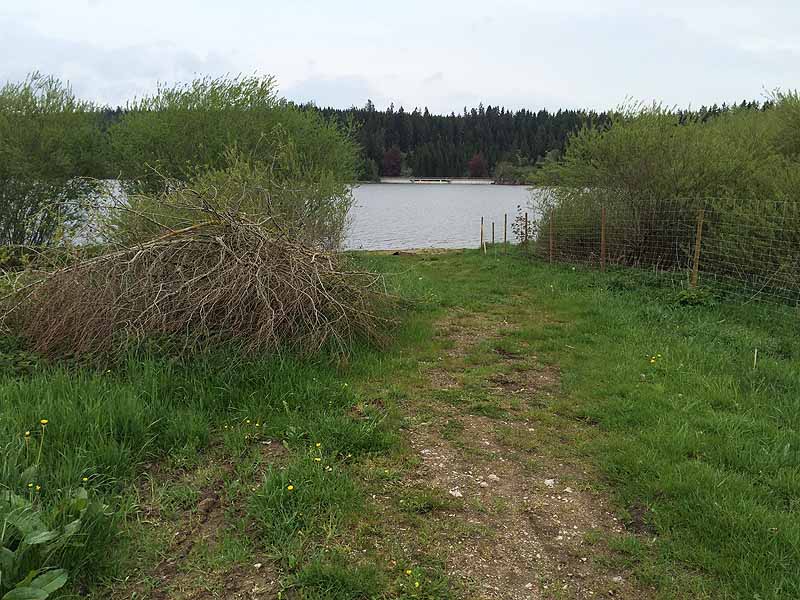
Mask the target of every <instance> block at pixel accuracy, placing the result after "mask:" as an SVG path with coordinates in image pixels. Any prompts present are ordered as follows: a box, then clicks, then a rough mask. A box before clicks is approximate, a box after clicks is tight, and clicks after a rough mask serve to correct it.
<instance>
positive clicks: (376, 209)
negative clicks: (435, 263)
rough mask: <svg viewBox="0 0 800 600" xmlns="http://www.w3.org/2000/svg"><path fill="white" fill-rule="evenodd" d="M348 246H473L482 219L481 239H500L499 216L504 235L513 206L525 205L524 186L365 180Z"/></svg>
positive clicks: (526, 192) (357, 198) (477, 240)
mask: <svg viewBox="0 0 800 600" xmlns="http://www.w3.org/2000/svg"><path fill="white" fill-rule="evenodd" d="M353 194H354V196H355V205H354V206H353V208H352V210H351V211H350V218H351V226H350V229H349V232H348V235H347V238H346V241H345V247H346V248H348V249H364V250H397V249H403V248H406V249H408V248H477V247H478V246H479V245H480V223H481V217H484V223H485V225H484V227H485V231H486V240H487V242H488V241H491V236H492V221H494V223H495V236H496V240H497V241H498V242H502V241H503V214H508V239H509V241H512V240H513V239H514V237H513V234H512V233H511V223H512V222H513V220H514V217H515V216H516V215H517V207H518V206H522V207H523V208H524V207H526V206H527V205H528V201H529V199H530V197H531V191H530V189H529V188H526V187H522V186H507V185H459V184H421V183H420V184H368V185H360V186H358V187H357V188H356V189H355V190H354V192H353Z"/></svg>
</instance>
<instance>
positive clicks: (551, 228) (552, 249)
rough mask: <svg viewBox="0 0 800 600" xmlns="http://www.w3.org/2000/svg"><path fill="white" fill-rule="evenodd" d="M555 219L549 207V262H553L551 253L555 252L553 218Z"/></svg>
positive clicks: (553, 212)
mask: <svg viewBox="0 0 800 600" xmlns="http://www.w3.org/2000/svg"><path fill="white" fill-rule="evenodd" d="M554 219H555V211H554V210H553V209H550V219H549V222H550V223H549V225H550V227H549V230H550V262H553V254H554V253H555V247H556V245H555V235H554V232H553V220H554Z"/></svg>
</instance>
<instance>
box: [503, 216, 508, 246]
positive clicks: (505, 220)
mask: <svg viewBox="0 0 800 600" xmlns="http://www.w3.org/2000/svg"><path fill="white" fill-rule="evenodd" d="M507 243H508V213H503V245H505V244H507Z"/></svg>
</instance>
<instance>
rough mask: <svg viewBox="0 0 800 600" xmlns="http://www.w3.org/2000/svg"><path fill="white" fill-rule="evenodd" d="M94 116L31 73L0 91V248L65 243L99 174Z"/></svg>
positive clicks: (52, 82)
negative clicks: (90, 179) (23, 79)
mask: <svg viewBox="0 0 800 600" xmlns="http://www.w3.org/2000/svg"><path fill="white" fill-rule="evenodd" d="M98 120H99V113H98V112H97V111H96V110H95V109H94V107H93V106H92V105H91V104H89V103H87V102H83V101H81V100H78V99H77V98H76V97H75V96H74V94H73V93H72V90H71V88H70V87H69V86H68V85H66V84H64V83H62V82H61V81H59V80H58V79H55V78H53V77H45V76H42V75H39V74H38V73H34V74H33V75H30V76H29V77H28V78H27V79H26V80H25V81H23V82H21V83H7V84H6V85H4V86H3V87H2V88H0V245H11V244H18V245H25V244H30V245H42V244H50V243H52V242H53V241H55V240H57V239H59V238H61V237H65V236H68V235H69V233H70V229H71V228H72V227H73V226H74V225H76V219H79V217H80V215H81V212H82V205H83V204H84V203H85V202H86V201H87V199H88V198H89V197H90V196H91V194H92V193H93V191H94V190H95V185H94V184H93V183H92V182H91V181H89V180H88V179H85V178H84V177H85V176H90V175H91V176H97V175H99V174H101V173H102V170H103V166H102V155H103V145H104V139H103V136H102V133H101V131H100V128H99V121H98Z"/></svg>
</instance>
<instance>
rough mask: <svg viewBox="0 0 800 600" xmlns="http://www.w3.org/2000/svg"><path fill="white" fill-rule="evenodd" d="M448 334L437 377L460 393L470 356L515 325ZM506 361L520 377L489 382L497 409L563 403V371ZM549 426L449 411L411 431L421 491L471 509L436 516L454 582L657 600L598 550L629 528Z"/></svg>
mask: <svg viewBox="0 0 800 600" xmlns="http://www.w3.org/2000/svg"><path fill="white" fill-rule="evenodd" d="M441 329H442V331H443V334H444V335H446V336H447V337H448V339H449V340H450V343H451V345H452V346H451V348H450V350H449V352H448V360H447V361H446V364H439V365H436V366H435V367H434V368H432V369H431V371H430V374H431V375H430V378H431V384H432V386H433V387H435V388H442V387H445V386H446V387H448V388H452V387H454V386H458V385H460V383H459V381H460V376H461V375H463V372H464V369H465V368H466V367H467V365H466V364H465V363H464V358H465V357H466V356H467V355H468V354H469V353H470V350H471V349H472V348H474V347H475V346H476V345H477V344H480V343H482V342H483V341H485V340H487V339H492V338H495V337H498V336H499V335H500V334H501V333H502V332H504V331H508V330H509V329H511V326H510V325H508V324H507V323H500V324H498V323H492V322H489V321H488V320H486V319H483V318H479V319H464V318H461V319H458V320H449V321H447V322H445V323H443V324H442V327H441ZM500 354H501V357H502V359H503V360H504V361H513V363H514V364H513V367H514V368H513V369H511V370H510V372H505V373H498V374H496V375H492V376H491V377H489V378H488V380H487V381H486V382H485V385H486V389H488V390H489V391H490V392H491V394H492V396H493V398H494V399H495V400H496V402H497V404H498V405H500V406H504V407H505V406H506V405H507V404H508V403H507V401H506V400H507V398H508V397H509V396H510V395H516V396H518V397H520V398H523V399H524V400H525V403H526V404H527V405H528V406H535V405H537V404H538V403H539V401H540V399H541V397H542V396H546V395H548V394H554V393H556V390H557V385H558V375H559V374H558V370H557V369H555V368H552V367H542V366H540V365H537V364H536V361H535V357H530V356H522V355H521V354H515V353H500ZM506 366H507V365H506ZM506 371H508V369H506ZM419 402H420V403H423V402H424V403H428V404H430V403H431V402H436V401H435V400H428V399H423V398H420V400H419ZM412 410H413V406H412ZM454 411H455V412H454ZM425 414H426V416H427V415H429V414H430V411H429V410H428V411H427V412H426V413H425ZM453 421H457V422H458V423H459V424H460V425H459V427H458V429H459V430H460V433H459V435H458V436H456V437H455V438H454V437H453V436H452V435H451V436H447V438H446V437H445V436H444V435H443V433H442V432H443V431H444V430H445V429H446V427H445V422H448V423H449V424H451V426H452V423H453ZM547 427H554V426H553V425H548V424H542V423H540V422H531V421H528V420H526V418H525V412H524V411H523V412H520V413H518V414H513V415H510V417H509V419H508V420H499V419H492V418H489V417H486V416H482V415H475V414H470V413H469V412H467V409H466V408H464V409H463V410H461V409H460V407H456V408H455V409H454V408H453V407H452V406H449V405H448V410H447V411H442V414H441V415H440V416H439V417H437V418H436V419H433V420H430V419H429V420H428V421H427V422H425V423H420V424H418V425H416V426H414V427H413V428H412V430H411V432H410V443H411V445H412V447H413V448H414V450H415V451H416V452H417V453H418V455H419V457H420V458H421V464H420V466H419V467H418V468H417V469H416V472H415V474H414V481H413V482H411V485H415V486H416V485H419V486H433V487H434V488H436V489H437V490H439V492H440V493H441V494H443V495H447V496H449V497H451V498H458V499H461V502H462V506H463V508H462V509H459V510H455V511H450V512H447V513H445V514H438V515H434V516H433V517H432V518H435V519H438V520H439V523H438V525H437V533H439V534H440V535H439V536H438V537H439V542H438V544H440V545H441V546H442V548H440V549H441V550H443V551H444V554H445V555H446V556H447V557H448V570H449V573H450V575H451V576H453V577H455V578H457V579H458V580H460V581H461V582H462V583H463V585H464V588H465V589H467V590H468V593H469V597H470V598H481V599H500V598H502V599H507V600H517V599H539V598H541V599H546V598H599V597H614V598H647V597H650V596H651V593H650V591H648V590H645V589H642V588H641V587H640V586H638V585H637V583H636V582H635V581H634V580H633V578H632V577H631V576H630V574H629V573H625V572H620V571H615V570H612V569H610V568H609V567H607V566H606V565H605V561H603V560H601V558H602V557H601V556H599V554H602V551H601V548H600V545H599V544H598V542H597V540H598V539H600V540H601V539H602V538H603V536H604V535H607V534H619V533H622V532H623V527H622V525H621V524H620V523H619V522H618V521H617V520H616V518H615V517H614V516H613V514H612V513H611V512H610V510H609V508H608V507H607V501H606V499H604V498H603V497H602V496H601V495H600V494H599V493H597V492H594V491H592V490H591V486H590V484H591V481H592V479H591V476H590V475H588V474H587V472H586V471H585V470H584V468H583V467H582V466H581V465H580V464H578V463H577V462H576V461H574V460H566V459H564V458H563V456H564V454H563V453H560V452H554V448H553V446H552V445H553V444H560V443H566V444H568V443H570V436H569V432H563V431H559V432H552V431H544V430H543V428H547ZM565 433H566V435H565ZM554 440H555V441H554ZM562 440H563V441H562ZM559 456H561V458H559Z"/></svg>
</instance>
